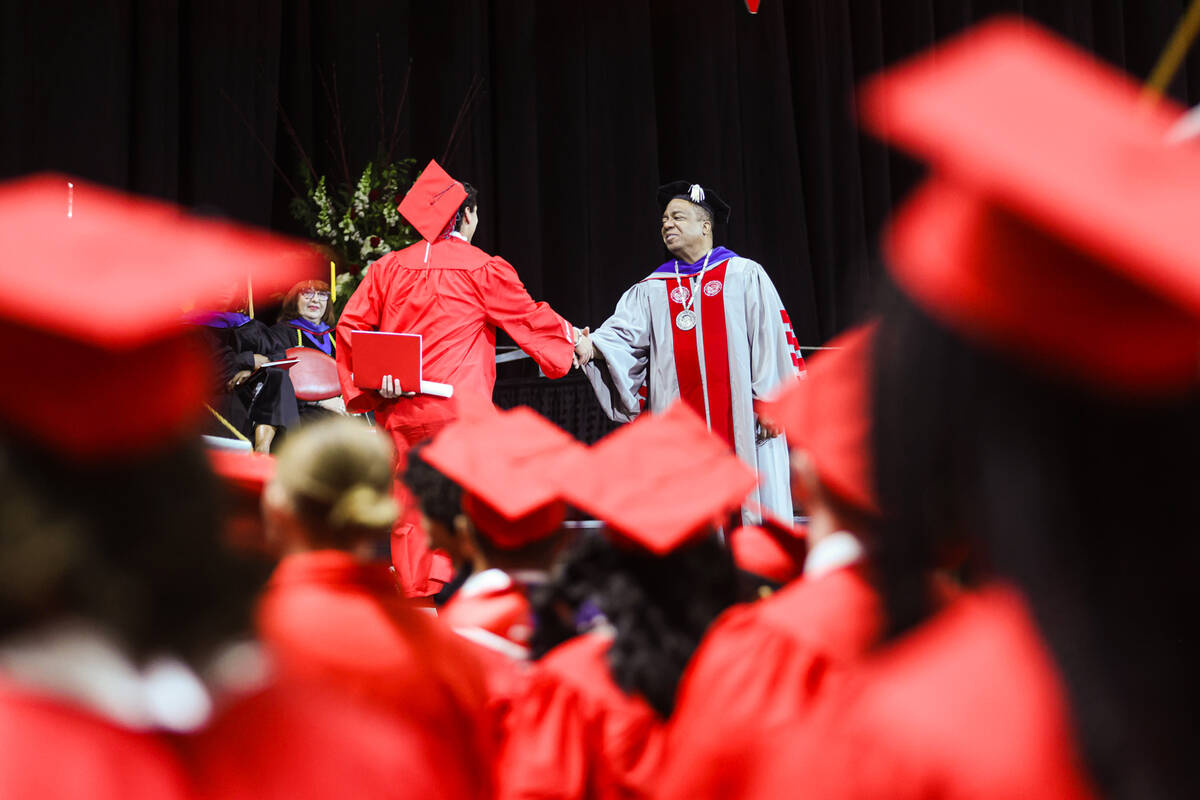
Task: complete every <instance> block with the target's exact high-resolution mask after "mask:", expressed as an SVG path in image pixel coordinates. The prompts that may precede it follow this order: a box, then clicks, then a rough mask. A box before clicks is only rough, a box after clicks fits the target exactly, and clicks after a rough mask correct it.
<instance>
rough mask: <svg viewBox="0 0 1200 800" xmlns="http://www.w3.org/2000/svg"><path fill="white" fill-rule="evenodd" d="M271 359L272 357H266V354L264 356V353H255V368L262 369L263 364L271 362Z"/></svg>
mask: <svg viewBox="0 0 1200 800" xmlns="http://www.w3.org/2000/svg"><path fill="white" fill-rule="evenodd" d="M270 360H271V359H269V358H267V357H266V356H264V355H261V354H259V353H255V354H254V368H255V369H262V365H263V364H266V363H269V362H270Z"/></svg>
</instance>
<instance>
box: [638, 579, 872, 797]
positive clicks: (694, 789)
mask: <svg viewBox="0 0 1200 800" xmlns="http://www.w3.org/2000/svg"><path fill="white" fill-rule="evenodd" d="M881 628H882V617H881V611H880V608H879V601H878V597H877V595H876V593H875V590H874V589H873V588H872V587H871V585H870V583H869V582H868V581H867V579H866V576H865V575H864V574H863V570H862V568H861V567H859V566H848V567H842V568H840V569H835V570H834V571H832V572H829V573H827V574H824V575H821V576H819V577H816V578H801V579H800V580H798V581H795V582H793V583H791V584H788V585H787V586H786V587H784V588H783V589H782V590H780V591H779V592H777V593H776V594H774V595H772V596H771V597H769V598H767V599H766V600H763V601H761V602H758V603H754V604H750V605H744V606H738V607H735V608H733V609H731V610H730V611H728V612H726V613H725V614H724V615H722V616H721V618H720V619H718V620H717V622H716V623H715V624H714V625H713V627H712V629H711V630H710V631H709V632H708V633H707V634H706V635H705V637H704V640H703V641H702V642H701V643H700V647H699V648H698V649H697V651H696V653H695V655H694V656H693V657H692V661H691V663H689V665H688V669H687V671H686V672H685V673H684V676H683V680H682V681H681V683H680V688H679V693H678V700H677V702H676V706H675V713H674V714H673V715H672V717H671V720H670V722H669V725H668V729H669V730H668V742H667V752H668V759H667V764H666V767H665V769H664V772H663V775H662V780H661V785H660V790H659V796H661V797H669V798H691V797H708V796H713V797H716V796H727V795H726V794H725V792H726V791H727V788H726V787H727V785H728V784H727V783H726V782H727V781H728V780H730V778H731V776H735V775H736V773H737V772H738V771H739V770H740V769H741V767H742V762H743V759H744V752H743V749H744V747H745V743H746V741H747V740H748V739H752V738H755V737H756V736H757V735H758V732H759V731H760V730H761V729H763V728H765V727H768V726H772V725H776V724H783V723H788V724H794V723H795V721H796V720H798V719H801V718H803V716H804V715H805V714H807V712H808V711H809V709H810V708H811V707H812V706H813V704H814V702H815V701H816V699H817V698H818V696H819V695H821V694H823V693H824V692H826V691H828V689H829V685H830V681H831V679H832V678H833V677H834V676H835V675H837V673H839V672H843V671H844V670H845V669H846V668H847V667H849V666H850V665H852V664H854V663H855V662H857V661H858V660H859V659H860V658H862V656H863V655H864V654H865V653H866V652H867V650H868V649H869V648H870V646H871V644H872V643H873V642H874V641H875V640H876V638H877V637H878V636H879V634H880V631H881Z"/></svg>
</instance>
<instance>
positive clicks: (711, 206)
mask: <svg viewBox="0 0 1200 800" xmlns="http://www.w3.org/2000/svg"><path fill="white" fill-rule="evenodd" d="M676 197H679V198H682V199H684V200H688V201H690V202H692V203H695V204H696V205H698V206H702V207H703V208H706V209H707V210H708V212H709V213H710V214H712V215H713V221H714V222H719V223H722V224H724V223H727V222H729V204H728V203H726V202H725V201H724V200H722V199H721V198H720V197H719V196H718V195H717V193H716V192H714V191H713V190H712V189H711V188H710V189H708V190H707V191H706V190H705V189H704V187H703V186H701V185H700V184H698V183H690V182H688V181H671V182H670V183H665V184H663V185H662V186H660V187H658V204H659V206H660V207H662V208H666V207H667V203H670V202H671V201H672V200H673V199H675V198H676Z"/></svg>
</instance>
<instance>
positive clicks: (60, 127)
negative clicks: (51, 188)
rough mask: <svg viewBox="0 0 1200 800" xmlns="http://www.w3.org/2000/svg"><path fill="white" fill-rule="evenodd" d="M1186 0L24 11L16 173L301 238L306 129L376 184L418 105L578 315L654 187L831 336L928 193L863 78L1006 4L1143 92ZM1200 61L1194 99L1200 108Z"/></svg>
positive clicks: (509, 0)
mask: <svg viewBox="0 0 1200 800" xmlns="http://www.w3.org/2000/svg"><path fill="white" fill-rule="evenodd" d="M1184 5H1185V2H1184V0H1137V1H1136V2H1134V0H1026V1H1024V2H1022V1H1021V0H763V1H762V5H761V11H760V13H759V14H758V15H757V16H751V15H749V14H748V13H747V12H746V10H745V8H744V4H743V3H742V0H690V2H685V1H684V0H618V1H617V2H602V3H576V2H570V1H569V0H553V2H552V1H551V0H536V1H535V0H456V2H428V0H408V1H403V0H375V1H374V2H371V1H368V0H360V1H358V2H355V1H354V0H288V1H287V2H284V0H124V2H118V1H117V0H108V2H101V1H100V0H96V1H95V2H90V3H82V2H71V3H61V2H60V3H56V2H52V0H46V1H45V2H41V3H18V2H8V3H5V4H3V9H2V11H0V54H2V55H0V58H3V69H2V70H0V109H2V111H0V113H2V114H3V119H2V120H0V176H12V175H17V174H21V173H26V172H30V171H34V170H42V169H56V170H64V171H69V172H72V173H75V174H78V175H80V176H83V177H85V178H90V179H93V180H97V181H101V182H104V183H107V184H111V185H114V186H118V187H125V188H131V189H134V190H137V191H141V192H147V193H150V194H154V195H159V196H162V197H166V198H169V199H172V200H177V201H180V202H182V203H185V204H188V205H192V206H207V207H214V206H215V207H217V208H220V209H223V210H224V211H225V212H226V213H228V214H229V215H231V216H233V217H236V218H239V219H243V220H246V221H249V222H253V223H258V224H266V225H272V226H274V227H276V228H279V229H283V230H289V231H293V232H297V228H296V226H295V223H293V222H292V221H291V219H290V218H289V216H288V212H287V208H286V207H287V201H288V199H289V198H290V196H291V190H290V189H289V187H288V185H287V181H285V180H284V178H282V177H281V176H280V175H279V174H277V172H276V171H275V169H274V167H273V166H272V164H273V163H274V164H277V165H278V166H279V167H281V168H282V169H283V171H284V172H285V173H286V176H287V178H288V179H289V180H293V181H294V177H295V175H296V173H297V170H298V166H299V163H300V157H299V155H298V153H297V151H296V148H295V147H294V146H293V144H292V135H291V134H290V133H289V128H290V129H292V130H294V131H295V135H296V137H297V138H298V140H299V141H300V142H301V144H302V146H303V148H304V150H305V151H306V152H307V153H308V155H309V156H310V157H311V158H312V160H313V162H314V163H315V164H316V166H317V168H318V169H319V170H320V171H322V172H325V173H327V174H329V175H331V177H335V178H336V177H340V176H342V175H343V173H344V172H345V171H346V170H347V169H348V171H349V172H351V173H353V174H354V175H357V173H358V171H359V170H360V169H361V168H362V165H363V164H364V162H365V160H366V159H368V158H369V157H371V156H372V155H373V152H374V149H375V147H376V145H377V144H378V142H379V141H380V139H381V135H382V137H383V138H386V134H381V128H387V127H389V126H390V125H391V123H392V119H393V115H394V114H395V112H396V109H397V108H398V107H400V105H401V101H402V99H403V107H402V109H401V113H400V115H399V127H400V129H401V135H400V136H399V140H398V147H397V155H399V154H404V155H411V156H413V157H415V158H417V159H418V161H420V162H421V163H424V161H426V160H427V159H429V158H430V157H437V158H439V159H441V158H443V156H444V157H445V163H446V166H447V168H448V169H449V170H450V172H451V173H452V174H454V175H456V176H458V177H461V178H463V179H465V180H469V181H472V182H473V183H475V184H476V185H477V186H478V187H479V188H480V190H481V200H482V215H481V216H482V222H481V228H480V231H479V235H478V239H477V243H479V244H481V245H482V246H483V247H484V248H485V249H489V250H492V251H494V252H498V253H500V254H502V255H504V256H505V257H506V258H508V259H509V260H510V261H512V262H513V263H514V264H515V265H516V267H517V269H518V271H519V272H520V273H521V275H522V277H523V279H524V280H525V282H526V285H527V286H528V288H529V289H530V291H531V292H532V294H533V295H534V296H535V297H537V298H539V299H546V300H548V301H550V302H551V303H552V304H553V305H554V307H555V308H556V309H558V310H559V311H561V312H562V313H563V314H564V315H565V316H567V317H568V318H569V319H571V320H572V321H573V322H575V323H577V324H579V325H581V326H582V325H585V324H590V325H593V326H594V325H596V324H598V323H600V322H601V321H602V320H603V319H604V318H605V317H606V316H607V314H608V313H609V312H610V311H611V309H612V307H613V305H614V303H615V302H616V300H617V298H618V296H619V295H620V293H621V292H622V291H623V290H624V289H625V288H626V287H627V286H628V285H629V284H630V283H632V282H634V281H636V280H638V279H639V278H641V277H642V276H644V275H645V274H646V273H647V272H648V271H649V270H650V269H652V268H653V267H654V266H655V265H656V264H658V263H659V262H660V261H661V260H663V257H664V251H663V249H662V245H661V243H660V241H659V239H658V234H657V228H658V215H659V209H658V207H657V204H656V201H655V197H654V189H655V187H656V186H657V185H658V184H660V183H662V182H664V181H667V180H673V179H680V178H683V179H689V180H693V181H699V182H701V183H703V184H705V185H711V186H713V187H716V188H717V189H718V190H719V191H721V192H722V193H723V195H724V196H725V198H726V199H727V200H729V201H730V203H731V204H732V205H733V209H734V212H733V219H732V221H731V223H730V224H729V226H728V229H727V230H725V231H719V232H718V233H719V236H720V237H721V238H722V239H723V240H724V241H723V243H725V244H727V245H729V246H730V247H732V248H733V249H734V250H736V251H738V252H740V253H742V254H744V255H746V256H750V257H753V258H755V259H757V260H759V261H761V262H762V263H763V264H764V265H765V266H766V268H767V270H768V272H769V273H770V274H771V275H772V277H773V279H774V280H775V282H776V284H777V285H778V287H779V289H780V293H781V294H782V296H783V298H784V301H785V303H786V305H787V306H788V308H789V310H790V311H791V316H792V319H793V321H794V324H795V328H796V332H797V335H798V336H799V338H800V340H801V342H802V343H804V344H819V343H821V342H822V341H824V340H825V339H826V338H828V337H829V336H831V335H833V334H834V333H836V332H838V331H839V330H841V329H843V328H844V327H845V326H846V325H848V324H849V323H850V322H852V321H853V320H854V319H855V317H856V316H857V315H858V314H860V313H861V310H862V308H863V306H864V304H865V303H866V302H867V301H868V300H869V298H870V294H871V288H872V284H873V280H874V278H876V276H877V275H878V270H879V266H878V259H877V257H876V252H877V251H876V247H875V241H876V239H877V234H878V230H879V226H880V224H881V222H882V220H883V219H884V218H885V217H886V215H887V214H888V212H889V209H890V208H891V207H892V205H893V203H894V202H895V201H896V200H897V199H898V198H899V197H900V196H902V195H903V193H904V192H905V191H907V190H908V189H909V188H910V187H911V186H912V183H913V180H914V178H915V177H916V176H917V169H916V168H915V167H914V165H912V164H910V163H908V162H907V161H905V160H904V159H902V158H900V157H898V156H897V155H895V154H892V153H889V152H888V151H887V150H886V149H885V148H883V147H882V146H880V145H879V144H877V143H876V142H873V141H872V140H871V139H869V138H868V137H865V136H863V135H861V134H860V133H859V131H858V130H857V128H856V126H855V123H854V102H853V92H852V89H853V87H854V86H855V85H856V83H857V82H858V81H859V80H860V79H861V78H862V77H863V76H865V75H869V74H871V73H872V72H874V71H876V70H878V69H879V68H880V67H882V66H883V65H885V64H889V63H893V62H895V61H896V60H897V59H900V58H903V57H905V56H906V55H909V54H912V53H914V52H916V51H919V50H921V49H923V48H925V47H927V46H928V45H929V44H930V43H932V42H934V41H935V40H937V39H940V38H942V37H944V36H946V35H948V34H950V33H952V32H954V31H956V30H959V29H961V28H962V27H964V26H965V25H967V24H969V23H970V22H972V21H974V20H978V19H981V18H984V17H986V16H989V15H991V14H994V13H998V12H1020V13H1024V14H1026V15H1028V16H1029V17H1031V18H1033V19H1036V20H1039V21H1041V22H1043V23H1045V24H1047V25H1049V26H1050V27H1052V28H1054V29H1056V30H1058V31H1060V32H1062V33H1063V34H1065V35H1066V36H1068V37H1070V38H1071V39H1073V40H1075V41H1076V42H1078V43H1080V44H1081V45H1083V46H1084V47H1087V48H1088V49H1091V50H1093V51H1095V52H1097V53H1099V54H1100V55H1101V56H1102V57H1104V58H1105V59H1107V60H1109V61H1111V62H1113V63H1115V64H1117V65H1119V66H1121V67H1124V68H1126V69H1128V70H1129V71H1131V72H1132V73H1133V74H1134V75H1137V76H1144V75H1146V74H1147V73H1148V72H1149V70H1150V68H1151V66H1152V64H1153V61H1154V58H1155V56H1156V54H1157V53H1158V52H1159V50H1160V49H1161V48H1162V46H1163V44H1164V43H1165V41H1166V39H1167V37H1168V35H1169V34H1170V31H1171V29H1172V27H1173V25H1174V24H1175V22H1176V20H1177V19H1178V18H1179V16H1180V14H1181V13H1182V11H1183V7H1184ZM1198 70H1200V66H1198V64H1197V58H1196V57H1194V56H1193V57H1191V58H1189V60H1188V63H1187V67H1186V69H1185V70H1184V71H1183V72H1182V74H1181V75H1180V76H1179V77H1178V78H1177V79H1176V81H1175V82H1174V84H1173V86H1172V88H1171V92H1172V94H1173V95H1174V96H1175V97H1176V98H1177V99H1179V100H1181V101H1185V102H1186V101H1192V102H1194V101H1196V100H1197V99H1198V98H1197V94H1198V93H1200V71H1198ZM331 98H333V100H334V101H335V102H336V105H337V108H338V113H337V114H336V115H335V113H334V112H333V111H332V110H331V109H332V106H333V105H334V103H331V102H330V99H331ZM472 98H473V102H472V103H470V104H469V107H467V108H465V109H464V100H465V99H472ZM464 111H465V113H463V112H464ZM335 116H338V117H340V119H341V120H342V123H343V125H342V128H343V130H344V137H341V138H339V137H338V136H337V135H335V131H334V125H333V123H332V120H333V119H334V118H335ZM285 121H286V122H285ZM452 133H453V136H452ZM451 139H453V141H451ZM343 154H344V155H343ZM47 248H48V250H51V251H52V248H53V244H52V243H49V242H48V243H47ZM163 269H164V270H166V269H170V265H169V264H164V265H163Z"/></svg>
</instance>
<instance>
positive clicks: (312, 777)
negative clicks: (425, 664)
mask: <svg viewBox="0 0 1200 800" xmlns="http://www.w3.org/2000/svg"><path fill="white" fill-rule="evenodd" d="M182 746H183V748H184V750H185V756H186V758H187V760H188V763H189V768H190V771H191V772H192V774H193V775H194V778H195V783H196V785H197V787H198V792H197V795H198V796H199V797H201V798H205V800H310V799H311V800H318V799H321V800H324V799H325V798H331V797H355V798H395V800H435V799H436V800H459V798H463V799H464V800H465V798H477V797H480V796H481V795H482V796H486V795H483V793H482V792H481V789H480V786H481V783H480V780H479V774H478V773H479V772H482V770H481V769H480V766H479V765H478V764H477V763H473V762H472V761H471V760H470V759H469V758H467V757H466V755H465V754H464V753H462V752H460V751H457V750H456V749H455V747H454V745H453V743H448V742H445V741H442V740H440V739H439V738H438V737H437V736H435V735H432V734H431V733H430V731H428V730H427V729H426V728H425V727H424V725H422V724H420V723H418V722H416V721H413V720H410V719H406V718H404V717H401V716H399V715H397V714H395V713H390V712H388V711H385V710H384V709H378V708H372V707H370V706H367V705H364V704H361V703H347V702H345V697H344V695H343V694H342V693H340V692H337V693H333V694H329V693H327V692H322V691H321V690H319V689H318V688H317V687H315V686H314V685H313V684H307V685H304V686H303V687H300V686H297V685H287V684H279V685H277V686H275V687H273V688H271V689H268V690H266V691H263V692H260V693H258V694H255V695H252V696H250V697H247V698H244V699H242V700H240V701H238V702H236V703H235V704H233V706H232V707H230V708H228V709H226V710H225V712H224V713H222V714H221V715H220V716H219V717H218V718H217V719H216V720H215V721H214V722H213V724H212V725H210V726H209V727H208V728H206V729H205V730H204V731H203V732H202V733H200V734H198V735H195V736H192V737H189V738H188V739H187V740H186V741H185V742H184V743H183V745H182Z"/></svg>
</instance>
